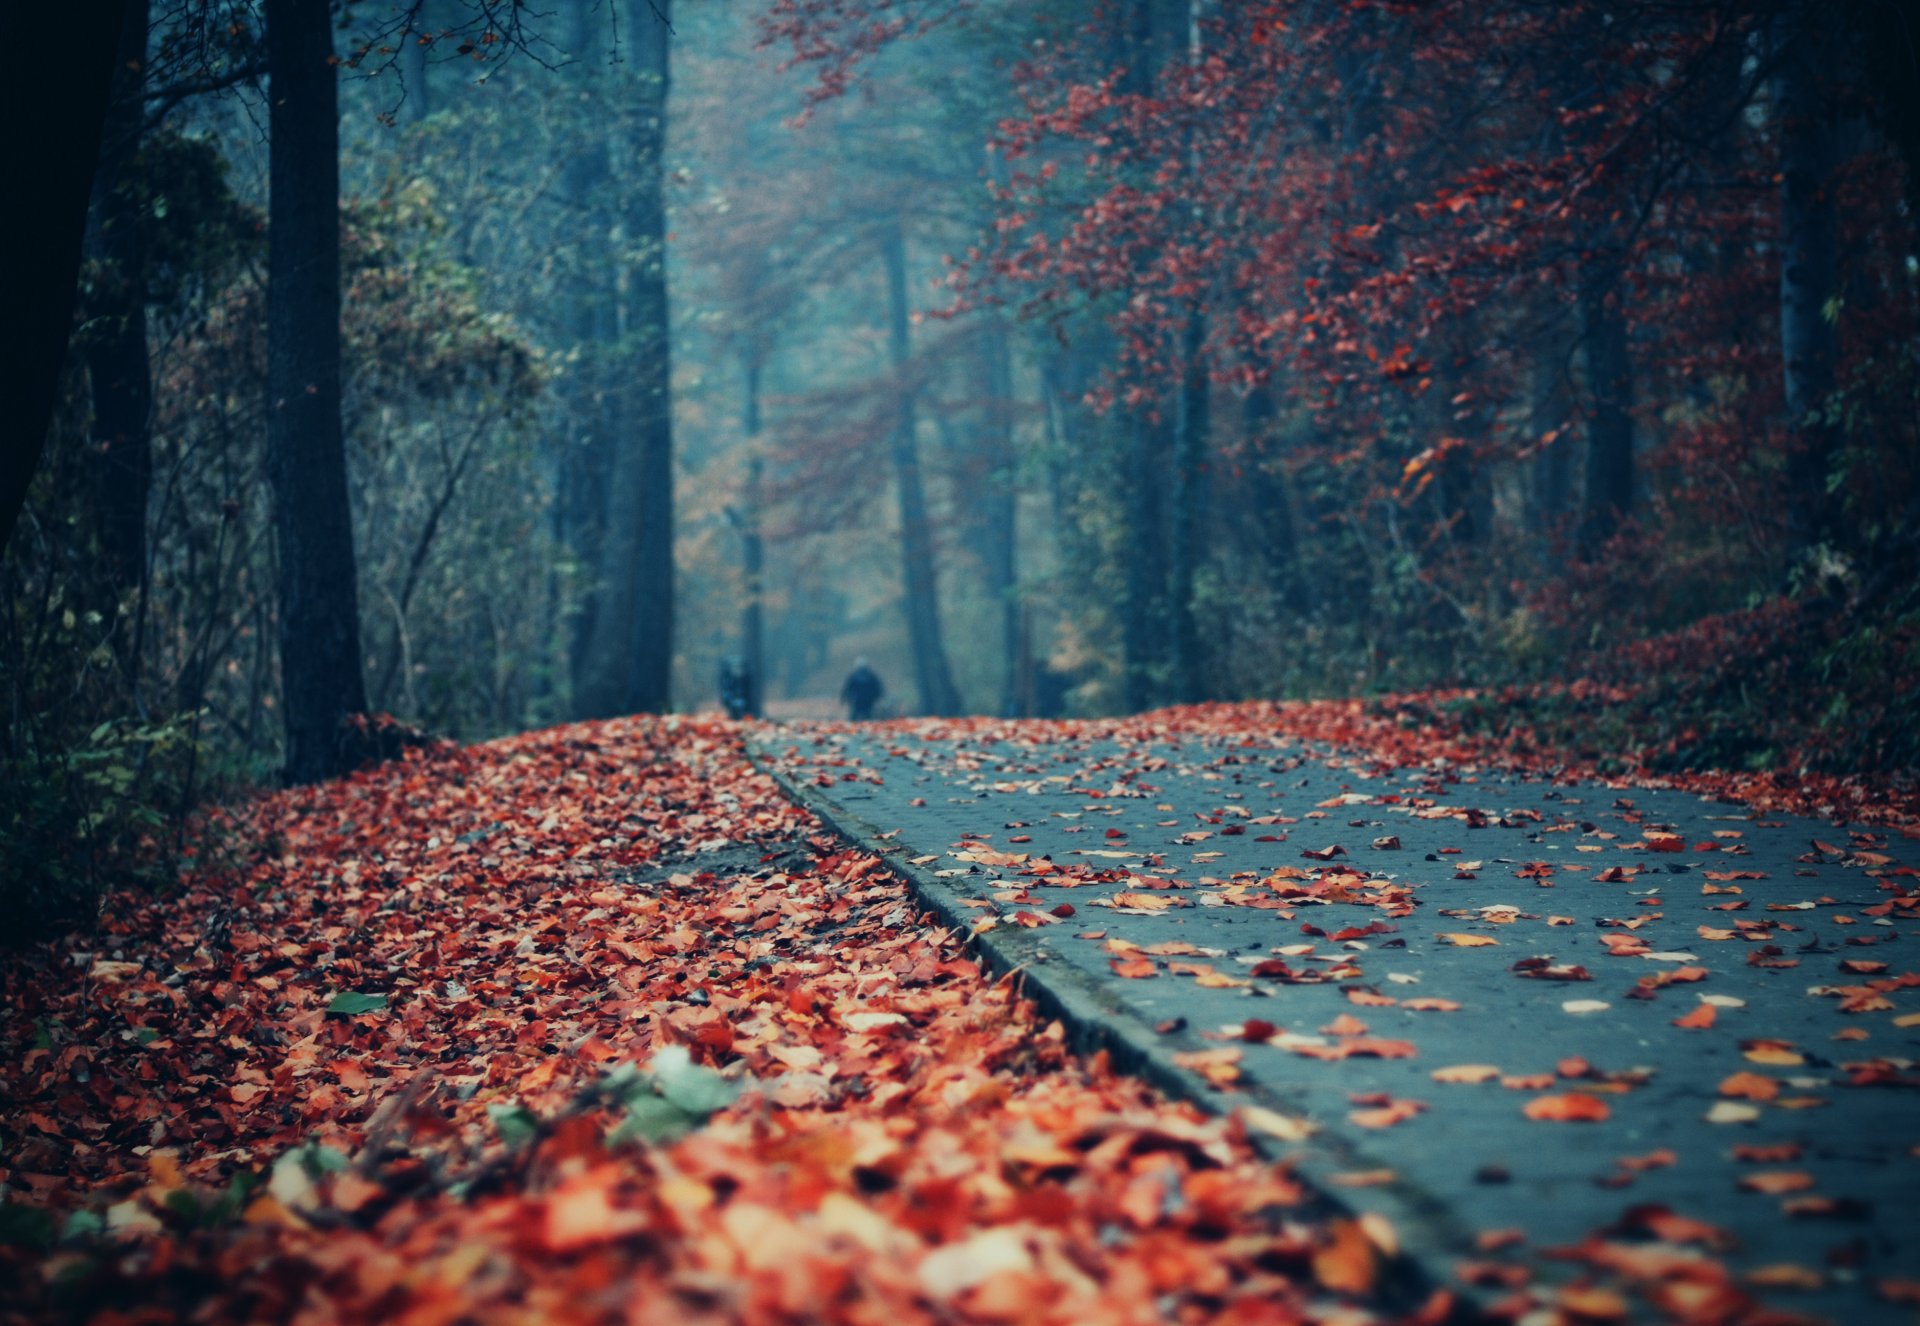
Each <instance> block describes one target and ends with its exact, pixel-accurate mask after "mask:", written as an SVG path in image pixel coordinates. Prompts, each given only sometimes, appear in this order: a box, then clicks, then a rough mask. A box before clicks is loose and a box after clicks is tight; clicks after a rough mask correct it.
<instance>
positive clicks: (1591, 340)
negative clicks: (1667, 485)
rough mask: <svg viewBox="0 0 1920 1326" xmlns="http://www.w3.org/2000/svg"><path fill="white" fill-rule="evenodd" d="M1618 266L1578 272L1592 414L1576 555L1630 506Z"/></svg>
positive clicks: (1588, 554) (1628, 409)
mask: <svg viewBox="0 0 1920 1326" xmlns="http://www.w3.org/2000/svg"><path fill="white" fill-rule="evenodd" d="M1620 276H1621V274H1620V270H1619V268H1618V267H1616V266H1613V265H1611V264H1605V263H1600V264H1598V265H1591V266H1584V267H1582V269H1581V275H1580V350H1581V354H1582V357H1583V358H1584V360H1585V363H1586V369H1587V390H1588V392H1589V393H1590V394H1591V395H1592V397H1593V414H1592V418H1591V419H1590V420H1589V421H1588V424H1587V492H1586V507H1585V511H1584V514H1583V516H1582V519H1581V524H1580V540H1579V544H1580V555H1581V556H1582V557H1583V558H1588V559H1591V558H1593V557H1595V556H1597V555H1598V554H1599V552H1600V550H1601V548H1602V547H1603V546H1605V544H1606V542H1607V540H1608V539H1610V538H1612V537H1613V532H1614V531H1615V530H1616V529H1618V528H1619V526H1620V522H1621V521H1622V520H1624V519H1625V518H1626V517H1627V515H1628V514H1629V513H1631V511H1632V510H1633V485H1634V478H1633V363H1632V360H1631V359H1630V358H1629V357H1628V354H1627V320H1626V318H1625V316H1624V315H1623V314H1622V313H1621V311H1620V295H1621V291H1620Z"/></svg>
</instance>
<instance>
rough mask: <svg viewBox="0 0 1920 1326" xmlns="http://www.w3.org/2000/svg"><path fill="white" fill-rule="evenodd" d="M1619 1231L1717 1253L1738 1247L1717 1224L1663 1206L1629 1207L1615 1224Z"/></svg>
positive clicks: (1729, 1235) (1731, 1237)
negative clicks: (1697, 1245) (1698, 1245)
mask: <svg viewBox="0 0 1920 1326" xmlns="http://www.w3.org/2000/svg"><path fill="white" fill-rule="evenodd" d="M1616 1228H1618V1229H1619V1230H1620V1232H1622V1233H1646V1234H1651V1235H1653V1237H1655V1238H1657V1239H1659V1240H1661V1241H1662V1242H1665V1243H1698V1244H1701V1245H1703V1246H1705V1247H1708V1248H1711V1249H1713V1250H1715V1251H1717V1252H1724V1251H1726V1250H1728V1249H1730V1248H1733V1247H1735V1246H1737V1240H1736V1239H1734V1237H1733V1236H1732V1235H1731V1234H1729V1233H1727V1231H1726V1230H1724V1229H1721V1228H1720V1227H1719V1226H1718V1225H1710V1224H1708V1223H1707V1222H1706V1221H1704V1220H1695V1219H1693V1218H1692V1217H1691V1216H1683V1215H1678V1214H1676V1213H1675V1212H1674V1211H1673V1210H1672V1209H1670V1208H1668V1207H1665V1206H1656V1205H1651V1204H1649V1205H1646V1206H1634V1207H1629V1208H1628V1209H1627V1210H1626V1211H1624V1212H1622V1213H1621V1216H1620V1220H1619V1223H1618V1225H1617V1226H1616Z"/></svg>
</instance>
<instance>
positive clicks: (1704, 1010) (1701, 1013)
mask: <svg viewBox="0 0 1920 1326" xmlns="http://www.w3.org/2000/svg"><path fill="white" fill-rule="evenodd" d="M1715 1015H1716V1012H1715V1009H1714V1007H1713V1005H1712V1004H1702V1005H1700V1007H1698V1008H1696V1009H1694V1010H1693V1012H1691V1013H1689V1014H1687V1015H1686V1016H1685V1017H1683V1018H1675V1019H1674V1020H1673V1025H1674V1026H1676V1027H1685V1028H1686V1029H1687V1030H1688V1031H1705V1030H1706V1029H1707V1028H1708V1027H1711V1026H1712V1025H1713V1019H1714V1017H1715Z"/></svg>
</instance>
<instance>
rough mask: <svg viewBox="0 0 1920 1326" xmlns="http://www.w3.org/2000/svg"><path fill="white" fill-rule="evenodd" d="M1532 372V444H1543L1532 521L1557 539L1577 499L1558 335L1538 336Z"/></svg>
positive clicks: (1549, 537)
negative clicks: (1568, 510)
mask: <svg viewBox="0 0 1920 1326" xmlns="http://www.w3.org/2000/svg"><path fill="white" fill-rule="evenodd" d="M1528 373H1529V375H1530V376H1529V382H1528V394H1527V426H1528V429H1529V430H1530V431H1531V432H1532V434H1533V445H1534V446H1535V447H1537V448H1539V450H1538V451H1537V452H1536V453H1535V455H1534V461H1533V488H1532V491H1531V493H1530V494H1529V498H1530V500H1529V502H1528V504H1527V505H1528V515H1529V517H1530V519H1529V522H1528V523H1529V524H1530V525H1531V526H1532V529H1533V532H1534V534H1535V536H1536V537H1537V538H1540V539H1544V540H1552V539H1557V538H1558V537H1559V536H1560V534H1561V525H1562V523H1563V522H1564V520H1565V518H1566V514H1567V508H1568V506H1569V505H1570V504H1571V502H1572V500H1573V448H1572V444H1571V439H1570V438H1569V436H1568V429H1567V423H1568V414H1569V410H1568V404H1567V374H1566V360H1565V356H1564V354H1563V352H1562V350H1561V342H1560V341H1559V339H1558V338H1557V337H1555V338H1546V337H1544V336H1543V337H1541V338H1540V339H1538V340H1537V341H1536V343H1535V348H1534V354H1533V357H1532V360H1531V362H1530V363H1529V365H1528ZM1549 435H1551V440H1548V439H1549ZM1550 560H1552V561H1555V562H1557V559H1551V558H1550Z"/></svg>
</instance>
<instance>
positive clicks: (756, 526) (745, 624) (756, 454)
mask: <svg viewBox="0 0 1920 1326" xmlns="http://www.w3.org/2000/svg"><path fill="white" fill-rule="evenodd" d="M760 368H761V363H760V351H759V349H758V348H757V347H756V348H752V349H749V350H748V351H747V355H746V369H747V373H746V377H747V382H746V389H747V399H746V409H745V412H744V418H743V420H742V431H743V432H744V433H745V434H746V437H747V491H746V494H745V496H744V499H743V501H742V503H741V505H742V507H743V508H744V512H743V519H744V521H745V525H746V528H745V529H744V530H743V531H742V535H741V538H742V542H743V543H744V545H745V546H744V548H743V550H742V558H741V560H742V561H743V562H744V563H745V569H746V581H747V583H746V591H747V601H746V603H745V604H744V605H743V606H742V608H741V614H740V647H741V650H742V653H743V656H744V658H745V660H746V665H747V712H748V713H749V714H751V715H753V716H754V717H755V718H759V717H761V716H762V714H763V711H764V707H765V703H766V682H765V680H764V679H765V676H766V667H767V628H766V606H765V605H766V593H767V578H766V545H765V542H764V538H763V535H762V532H761V526H760V522H761V502H762V497H761V492H760V489H761V483H762V478H763V474H764V469H765V459H764V458H763V457H762V456H761V454H760V423H761V421H760Z"/></svg>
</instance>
